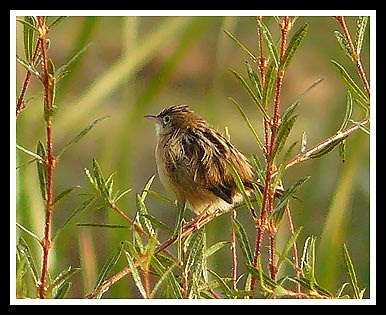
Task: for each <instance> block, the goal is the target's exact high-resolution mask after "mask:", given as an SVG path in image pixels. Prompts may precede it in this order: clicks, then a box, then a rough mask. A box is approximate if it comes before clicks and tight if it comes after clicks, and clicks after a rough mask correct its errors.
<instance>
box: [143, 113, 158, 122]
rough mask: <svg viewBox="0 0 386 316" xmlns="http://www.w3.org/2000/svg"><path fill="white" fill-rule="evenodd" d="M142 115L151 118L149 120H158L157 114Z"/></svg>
mask: <svg viewBox="0 0 386 316" xmlns="http://www.w3.org/2000/svg"><path fill="white" fill-rule="evenodd" d="M144 117H146V118H148V119H151V120H154V121H158V116H157V115H153V114H148V115H145V116H144Z"/></svg>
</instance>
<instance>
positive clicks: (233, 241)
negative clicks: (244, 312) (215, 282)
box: [231, 209, 237, 290]
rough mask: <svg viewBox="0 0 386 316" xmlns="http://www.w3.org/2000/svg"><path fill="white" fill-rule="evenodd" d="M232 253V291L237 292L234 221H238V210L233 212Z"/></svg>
mask: <svg viewBox="0 0 386 316" xmlns="http://www.w3.org/2000/svg"><path fill="white" fill-rule="evenodd" d="M231 219H232V223H231V251H232V289H233V290H237V287H236V281H237V252H236V229H235V225H234V223H233V220H235V219H236V210H235V209H233V210H231Z"/></svg>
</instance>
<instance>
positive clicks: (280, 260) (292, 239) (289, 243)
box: [276, 226, 303, 271]
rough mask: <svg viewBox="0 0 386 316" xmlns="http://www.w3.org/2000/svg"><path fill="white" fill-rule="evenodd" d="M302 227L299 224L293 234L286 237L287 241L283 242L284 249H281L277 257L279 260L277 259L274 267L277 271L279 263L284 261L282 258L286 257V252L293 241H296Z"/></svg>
mask: <svg viewBox="0 0 386 316" xmlns="http://www.w3.org/2000/svg"><path fill="white" fill-rule="evenodd" d="M302 229H303V227H302V226H300V227H299V228H298V229H297V230H296V231H295V233H294V234H293V235H291V237H290V238H289V239H288V241H287V243H286V244H285V246H284V249H283V251H282V252H281V253H280V257H279V260H278V261H277V264H276V269H277V271H279V270H280V267H281V265H282V264H283V263H284V260H285V259H286V256H287V253H288V251H289V250H290V249H291V247H292V246H293V244H294V243H296V240H297V238H298V236H299V234H300V232H301V230H302Z"/></svg>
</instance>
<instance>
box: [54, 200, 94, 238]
mask: <svg viewBox="0 0 386 316" xmlns="http://www.w3.org/2000/svg"><path fill="white" fill-rule="evenodd" d="M95 199H96V198H95V197H91V198H89V199H87V200H85V201H83V202H82V203H81V204H80V205H79V206H78V207H77V208H76V209H75V211H74V212H73V213H72V214H71V216H70V217H69V218H68V219H67V220H66V221H65V222H64V224H63V225H62V226H61V227H60V228H59V229H58V230H57V232H56V234H55V235H54V237H53V238H52V241H53V242H55V241H56V239H57V238H58V237H59V235H60V234H61V233H62V232H63V230H64V229H65V228H67V227H68V226H69V224H70V223H71V222H72V221H73V220H74V218H75V217H76V216H78V215H79V214H80V213H81V212H82V211H84V210H85V209H86V208H87V207H88V206H89V205H90V204H91V202H93V201H94V200H95Z"/></svg>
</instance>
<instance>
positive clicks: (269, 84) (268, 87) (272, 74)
mask: <svg viewBox="0 0 386 316" xmlns="http://www.w3.org/2000/svg"><path fill="white" fill-rule="evenodd" d="M276 73H277V68H276V67H275V64H274V63H273V62H271V63H270V64H269V66H268V69H267V72H266V74H265V84H264V87H263V100H262V103H263V105H264V108H267V106H268V103H269V100H270V99H271V96H272V93H273V89H274V86H275V81H276ZM265 118H266V119H267V120H268V121H269V118H267V117H265Z"/></svg>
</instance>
